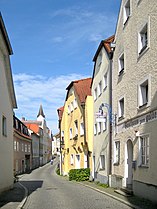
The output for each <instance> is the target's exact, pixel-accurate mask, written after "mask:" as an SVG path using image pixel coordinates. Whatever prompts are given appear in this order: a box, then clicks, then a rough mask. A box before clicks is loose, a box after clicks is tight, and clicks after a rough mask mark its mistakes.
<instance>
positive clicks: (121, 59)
mask: <svg viewBox="0 0 157 209" xmlns="http://www.w3.org/2000/svg"><path fill="white" fill-rule="evenodd" d="M118 63H119V71H118V73H119V75H121V74H122V73H123V72H124V68H125V60H124V52H123V53H122V54H121V55H120V56H119V59H118Z"/></svg>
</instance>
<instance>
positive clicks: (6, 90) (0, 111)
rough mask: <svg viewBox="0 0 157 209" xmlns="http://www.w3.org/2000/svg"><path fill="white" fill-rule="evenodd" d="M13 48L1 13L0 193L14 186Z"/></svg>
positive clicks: (15, 106)
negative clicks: (11, 60)
mask: <svg viewBox="0 0 157 209" xmlns="http://www.w3.org/2000/svg"><path fill="white" fill-rule="evenodd" d="M12 54H13V52H12V48H11V45H10V42H9V38H8V35H7V31H6V28H5V25H4V22H3V19H2V16H1V14H0V171H1V174H0V193H1V192H2V191H4V190H7V189H9V188H11V187H12V186H13V108H17V104H16V98H15V92H14V86H13V80H12V72H11V66H10V55H12Z"/></svg>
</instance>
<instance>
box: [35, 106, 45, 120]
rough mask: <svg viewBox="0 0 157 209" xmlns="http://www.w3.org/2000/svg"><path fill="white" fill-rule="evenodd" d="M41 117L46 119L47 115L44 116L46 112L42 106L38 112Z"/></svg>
mask: <svg viewBox="0 0 157 209" xmlns="http://www.w3.org/2000/svg"><path fill="white" fill-rule="evenodd" d="M40 115H42V116H43V117H44V118H45V115H44V111H43V107H42V105H40V108H39V112H38V115H37V117H39V116H40Z"/></svg>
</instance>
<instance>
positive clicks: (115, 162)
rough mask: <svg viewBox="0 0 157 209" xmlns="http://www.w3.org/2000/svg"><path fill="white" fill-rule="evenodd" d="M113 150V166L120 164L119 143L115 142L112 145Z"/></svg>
mask: <svg viewBox="0 0 157 209" xmlns="http://www.w3.org/2000/svg"><path fill="white" fill-rule="evenodd" d="M114 145H115V146H114V150H115V154H114V164H119V162H120V141H115V144H114Z"/></svg>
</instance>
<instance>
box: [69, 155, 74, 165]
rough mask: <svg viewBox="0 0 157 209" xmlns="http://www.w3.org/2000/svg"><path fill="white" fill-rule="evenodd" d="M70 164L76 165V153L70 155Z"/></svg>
mask: <svg viewBox="0 0 157 209" xmlns="http://www.w3.org/2000/svg"><path fill="white" fill-rule="evenodd" d="M70 164H71V165H74V154H71V156H70Z"/></svg>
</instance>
